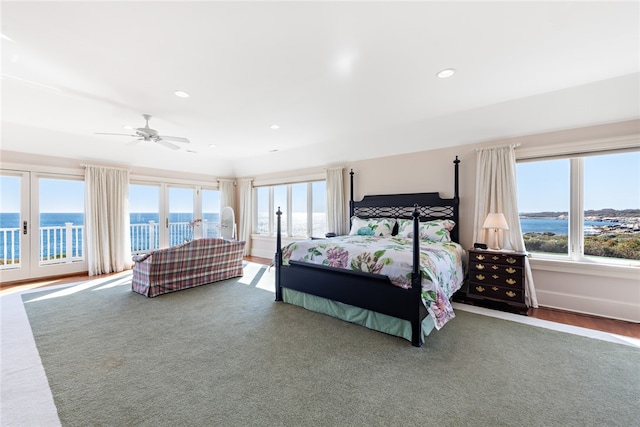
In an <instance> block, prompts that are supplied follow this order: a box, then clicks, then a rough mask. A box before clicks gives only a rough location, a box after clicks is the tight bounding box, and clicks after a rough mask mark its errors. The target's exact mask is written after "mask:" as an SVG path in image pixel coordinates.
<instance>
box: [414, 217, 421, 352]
mask: <svg viewBox="0 0 640 427" xmlns="http://www.w3.org/2000/svg"><path fill="white" fill-rule="evenodd" d="M411 216H412V217H413V267H412V269H411V292H413V294H414V295H415V298H412V301H413V303H414V304H415V306H414V307H413V310H415V312H414V313H413V314H412V316H411V317H412V319H411V344H412V345H413V346H415V347H421V346H422V343H421V342H420V341H421V335H422V323H421V321H420V308H421V306H422V275H421V273H420V209H419V208H418V205H417V204H415V205H414V209H413V213H412V214H411Z"/></svg>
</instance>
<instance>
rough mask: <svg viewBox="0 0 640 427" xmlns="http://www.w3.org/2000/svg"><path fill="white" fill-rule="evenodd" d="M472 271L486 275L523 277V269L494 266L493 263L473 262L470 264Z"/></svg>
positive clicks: (502, 265) (501, 265)
mask: <svg viewBox="0 0 640 427" xmlns="http://www.w3.org/2000/svg"><path fill="white" fill-rule="evenodd" d="M469 269H470V270H471V271H478V272H482V273H486V274H494V273H495V274H504V275H509V276H522V267H514V266H511V265H504V264H494V263H491V262H484V261H482V262H480V261H473V262H471V263H470V264H469Z"/></svg>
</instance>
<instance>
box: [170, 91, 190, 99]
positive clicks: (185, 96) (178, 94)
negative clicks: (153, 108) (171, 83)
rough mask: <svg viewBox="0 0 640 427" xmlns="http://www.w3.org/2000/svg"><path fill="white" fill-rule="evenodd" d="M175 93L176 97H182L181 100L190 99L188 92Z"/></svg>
mask: <svg viewBox="0 0 640 427" xmlns="http://www.w3.org/2000/svg"><path fill="white" fill-rule="evenodd" d="M173 93H175V95H176V96H178V97H180V98H188V97H189V94H188V93H187V92H185V91H183V90H177V91H175V92H173Z"/></svg>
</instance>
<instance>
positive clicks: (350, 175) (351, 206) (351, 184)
mask: <svg viewBox="0 0 640 427" xmlns="http://www.w3.org/2000/svg"><path fill="white" fill-rule="evenodd" d="M349 183H350V186H349V190H350V192H349V229H351V218H352V217H353V213H354V205H353V169H351V172H349Z"/></svg>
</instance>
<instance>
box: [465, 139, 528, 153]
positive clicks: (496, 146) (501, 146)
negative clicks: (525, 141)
mask: <svg viewBox="0 0 640 427" xmlns="http://www.w3.org/2000/svg"><path fill="white" fill-rule="evenodd" d="M519 146H520V143H519V142H514V143H513V144H508V145H493V146H491V147H480V148H476V153H477V152H478V151H482V150H493V149H496V148H518V147H519Z"/></svg>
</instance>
